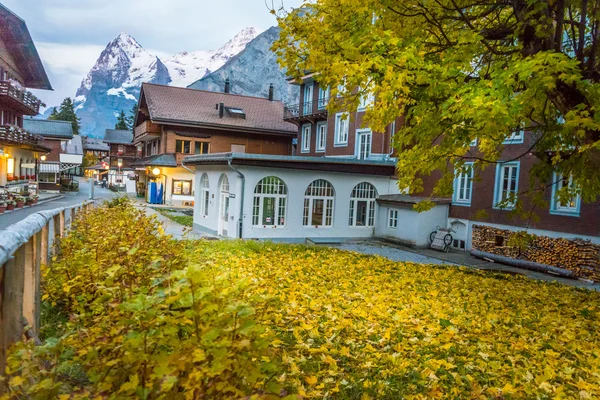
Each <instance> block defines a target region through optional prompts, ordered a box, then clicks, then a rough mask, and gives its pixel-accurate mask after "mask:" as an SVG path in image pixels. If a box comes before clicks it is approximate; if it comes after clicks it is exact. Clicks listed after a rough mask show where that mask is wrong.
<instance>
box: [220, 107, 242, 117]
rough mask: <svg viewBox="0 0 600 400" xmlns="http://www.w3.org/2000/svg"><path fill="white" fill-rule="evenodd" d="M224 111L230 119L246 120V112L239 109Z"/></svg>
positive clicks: (229, 108) (232, 108)
mask: <svg viewBox="0 0 600 400" xmlns="http://www.w3.org/2000/svg"><path fill="white" fill-rule="evenodd" d="M225 110H226V111H227V114H229V115H230V116H231V117H235V118H242V119H246V112H245V111H244V110H243V109H241V108H237V107H225Z"/></svg>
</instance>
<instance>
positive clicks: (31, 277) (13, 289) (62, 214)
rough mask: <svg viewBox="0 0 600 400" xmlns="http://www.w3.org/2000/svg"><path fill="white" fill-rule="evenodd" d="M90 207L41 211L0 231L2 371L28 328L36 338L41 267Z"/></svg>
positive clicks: (87, 205)
mask: <svg viewBox="0 0 600 400" xmlns="http://www.w3.org/2000/svg"><path fill="white" fill-rule="evenodd" d="M91 207H93V200H91V201H85V202H83V203H80V204H77V205H74V206H70V207H62V208H56V209H54V210H49V211H40V212H37V213H35V214H32V215H30V216H28V217H27V218H25V219H24V220H22V221H20V222H17V223H16V224H13V225H10V226H9V227H8V228H7V229H5V230H3V231H0V308H1V311H2V312H1V313H0V327H1V329H0V371H4V368H5V365H6V355H7V350H8V348H9V347H10V345H11V344H12V343H14V342H16V341H18V340H20V339H21V337H22V335H23V333H24V329H25V327H26V326H29V327H30V328H29V330H28V331H27V332H28V333H29V334H32V335H33V336H34V337H36V336H37V334H38V332H39V317H40V302H41V300H40V299H41V295H40V276H41V273H40V269H41V266H42V265H47V264H48V263H49V261H50V257H51V256H52V254H53V253H54V252H53V249H54V248H56V246H57V245H58V244H59V243H60V240H61V238H63V237H64V236H65V234H66V232H67V230H68V229H69V228H70V227H71V226H72V224H73V221H74V220H75V217H76V216H77V214H78V213H79V212H81V211H84V210H88V209H90V208H91ZM1 391H2V387H1V385H0V392H1Z"/></svg>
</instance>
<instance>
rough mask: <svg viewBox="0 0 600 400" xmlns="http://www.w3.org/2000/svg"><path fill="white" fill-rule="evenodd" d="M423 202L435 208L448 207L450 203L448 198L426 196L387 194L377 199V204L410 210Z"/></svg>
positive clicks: (450, 200)
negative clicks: (433, 205)
mask: <svg viewBox="0 0 600 400" xmlns="http://www.w3.org/2000/svg"><path fill="white" fill-rule="evenodd" d="M424 201H430V202H432V203H433V204H435V205H436V206H439V205H448V204H450V203H452V199H450V198H442V197H427V196H411V195H408V194H389V195H383V196H379V198H377V202H378V203H380V204H387V205H392V206H397V207H407V208H412V207H413V206H414V205H415V204H419V203H421V202H424Z"/></svg>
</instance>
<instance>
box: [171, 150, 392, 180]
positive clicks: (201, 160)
mask: <svg viewBox="0 0 600 400" xmlns="http://www.w3.org/2000/svg"><path fill="white" fill-rule="evenodd" d="M183 162H184V163H185V165H188V166H189V165H226V164H229V163H231V164H235V165H240V166H251V167H266V168H278V169H296V170H304V171H327V172H339V173H352V174H361V175H380V176H392V175H394V173H395V171H396V163H395V162H394V161H386V160H381V161H380V160H357V159H352V158H342V157H339V158H338V157H304V156H276V155H267V154H248V153H214V154H203V155H192V156H187V157H185V158H184V159H183Z"/></svg>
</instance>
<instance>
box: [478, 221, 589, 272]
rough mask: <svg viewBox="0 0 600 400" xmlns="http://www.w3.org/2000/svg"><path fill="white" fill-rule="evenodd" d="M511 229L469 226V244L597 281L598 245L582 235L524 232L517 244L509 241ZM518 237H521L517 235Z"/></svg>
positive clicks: (483, 249) (479, 248)
mask: <svg viewBox="0 0 600 400" xmlns="http://www.w3.org/2000/svg"><path fill="white" fill-rule="evenodd" d="M514 235H516V233H515V232H513V231H509V230H504V229H497V228H492V227H489V226H481V225H474V226H473V248H475V249H477V250H481V251H485V252H488V253H493V254H498V255H502V256H506V257H511V258H517V259H522V260H527V261H533V262H536V263H540V264H546V265H551V266H554V267H559V268H564V269H567V270H570V271H573V272H575V274H576V275H577V276H578V277H581V278H585V279H590V280H593V281H600V246H599V245H595V244H593V243H591V242H589V241H587V240H583V239H572V240H569V239H565V238H550V237H548V236H537V235H527V238H526V239H524V240H523V241H522V242H521V245H520V246H519V245H516V244H515V243H511V240H510V239H511V237H513V236H514ZM519 239H521V238H519Z"/></svg>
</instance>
